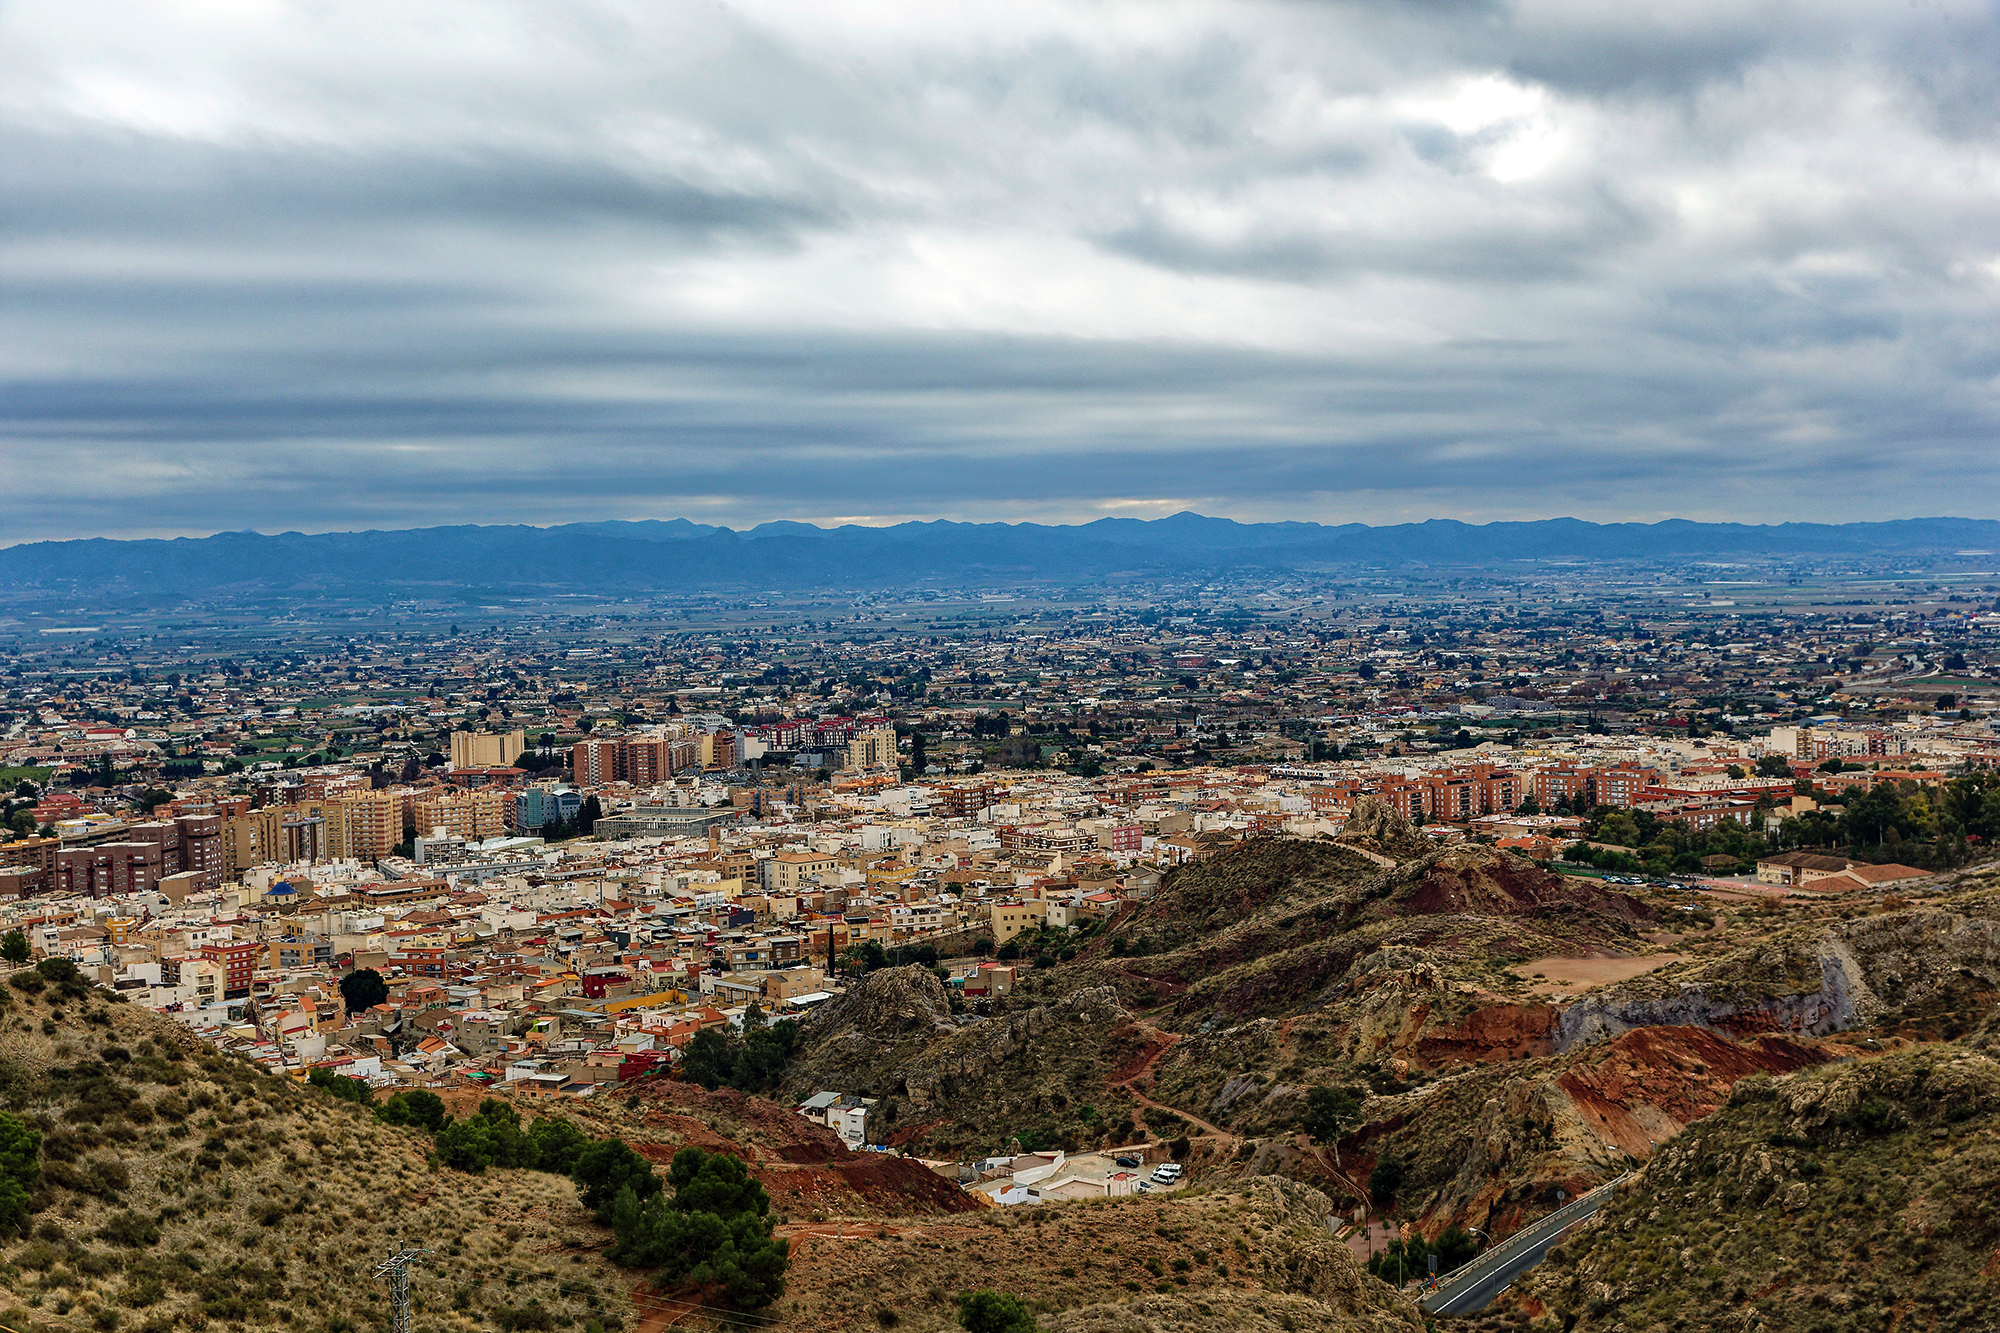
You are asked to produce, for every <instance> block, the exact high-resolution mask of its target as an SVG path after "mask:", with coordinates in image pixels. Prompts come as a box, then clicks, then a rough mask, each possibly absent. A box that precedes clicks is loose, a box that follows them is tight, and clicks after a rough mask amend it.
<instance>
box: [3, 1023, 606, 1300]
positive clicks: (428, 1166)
mask: <svg viewBox="0 0 2000 1333" xmlns="http://www.w3.org/2000/svg"><path fill="white" fill-rule="evenodd" d="M0 989H5V990H6V994H7V997H8V999H9V1001H10V1003H9V1004H8V1005H7V1008H6V1009H5V1011H4V1013H0V1105H4V1107H5V1109H7V1110H9V1111H11V1112H12V1113H14V1114H16V1115H19V1116H22V1117H24V1118H26V1119H27V1120H28V1121H29V1122H30V1123H31V1124H33V1125H35V1126H36V1127H37V1128H38V1129H40V1131H41V1133H42V1134H43V1144H42V1166H43V1169H42V1179H41V1182H40V1184H39V1185H38V1186H37V1188H36V1190H35V1194H34V1201H35V1203H36V1205H37V1209H36V1212H35V1213H34V1215H33V1216H32V1218H31V1225H32V1234H31V1236H29V1237H26V1238H23V1237H18V1236H15V1237H9V1238H7V1239H6V1241H5V1242H4V1246H5V1248H4V1249H0V1308H4V1307H6V1306H9V1305H13V1306H14V1307H15V1308H14V1311H13V1313H12V1314H11V1315H9V1316H7V1317H8V1318H9V1319H10V1320H12V1321H14V1322H19V1321H20V1320H23V1319H29V1320H35V1319H43V1318H48V1319H54V1320H60V1321H61V1322H60V1323H57V1324H55V1325H54V1326H55V1327H72V1328H80V1327H91V1326H95V1327H98V1328H104V1329H109V1328H113V1327H119V1326H124V1325H128V1324H129V1325H130V1326H134V1327H138V1328H141V1329H156V1330H164V1329H167V1328H170V1327H174V1326H176V1325H178V1326H185V1327H193V1328H200V1327H203V1326H204V1325H205V1326H207V1327H210V1328H227V1329H245V1330H260V1329H291V1328H307V1329H322V1328H324V1329H329V1330H333V1329H349V1328H354V1327H356V1326H357V1321H358V1323H359V1324H363V1325H378V1326H379V1325H382V1324H384V1323H385V1322H386V1319H387V1307H386V1301H385V1296H386V1291H385V1289H384V1288H383V1286H382V1285H381V1284H380V1283H379V1282H378V1281H377V1280H376V1279H375V1278H374V1277H373V1275H372V1273H373V1269H374V1266H375V1264H376V1263H377V1262H378V1261H379V1260H380V1259H381V1257H382V1255H383V1254H384V1253H385V1252H386V1251H387V1250H389V1249H390V1248H391V1247H392V1246H393V1245H394V1244H396V1243H398V1242H399V1241H402V1240H408V1241H409V1242H410V1243H412V1244H416V1245H421V1246H425V1247H428V1248H429V1249H430V1250H432V1251H433V1253H431V1254H430V1255H428V1256H426V1257H425V1258H424V1259H423V1261H422V1265H421V1268H420V1270H419V1273H418V1276H417V1279H416V1283H415V1290H416V1293H417V1301H418V1304H419V1307H420V1308H421V1310H422V1322H423V1323H424V1324H425V1325H426V1326H428V1327H432V1328H436V1329H440V1330H443V1329H465V1330H470V1329H473V1328H478V1327H485V1326H487V1324H488V1322H489V1321H502V1320H514V1321H518V1319H519V1318H520V1315H519V1313H518V1312H520V1311H522V1310H539V1311H543V1312H546V1314H547V1315H548V1316H549V1317H551V1318H563V1319H567V1320H571V1321H573V1322H574V1323H575V1324H576V1325H577V1326H578V1327H579V1328H581V1327H583V1326H584V1325H586V1324H587V1323H588V1321H589V1320H591V1319H592V1318H597V1319H599V1320H600V1322H602V1323H603V1324H604V1326H606V1327H612V1326H616V1325H619V1324H621V1323H622V1324H623V1325H625V1326H628V1327H629V1326H630V1325H631V1323H632V1320H633V1313H634V1307H633V1304H632V1301H631V1299H630V1297H629V1295H628V1293H629V1292H630V1290H631V1289H632V1288H633V1286H634V1285H635V1283H634V1279H633V1276H632V1275H631V1274H628V1273H625V1272H623V1271H621V1270H619V1269H616V1268H613V1267H612V1266H610V1265H609V1264H607V1263H606V1262H604V1260H603V1259H601V1258H600V1257H599V1256H598V1254H597V1252H596V1251H597V1249H598V1248H599V1247H601V1245H602V1244H603V1242H604V1240H605V1238H606V1237H605V1234H604V1232H603V1231H602V1229H601V1228H598V1227H596V1226H594V1225H592V1224H591V1222H590V1221H589V1218H588V1216H587V1215H586V1214H585V1212H584V1211H583V1209H582V1208H581V1207H580V1206H579V1205H578V1204H577V1201H576V1191H575V1189H574V1187H573V1186H572V1185H571V1184H570V1182H569V1180H568V1179H567V1178H565V1177H560V1176H551V1175H545V1174H542V1173H539V1172H532V1171H511V1170H509V1171H488V1172H486V1173H485V1174H483V1175H477V1176H474V1175H464V1174H460V1173H459V1172H456V1171H449V1170H445V1169H442V1168H439V1167H437V1166H435V1165H434V1164H433V1163H432V1161H431V1159H430V1140H429V1139H428V1138H427V1137H425V1136H423V1135H421V1134H420V1133H418V1132H416V1131H413V1130H407V1129H396V1128H391V1127H389V1126H387V1125H384V1124H381V1123H380V1122H378V1121H377V1120H375V1119H374V1117H373V1116H372V1115H370V1114H369V1113H368V1112H367V1111H366V1110H364V1109H363V1108H360V1107H357V1106H355V1105H354V1104H352V1103H349V1102H341V1101H336V1100H334V1099H332V1098H330V1097H327V1096H326V1095H324V1094H322V1093H319V1092H317V1091H315V1090H311V1089H308V1088H305V1087H304V1086H302V1085H300V1084H298V1083H295V1082H293V1081H292V1080H290V1079H284V1078H277V1077H273V1076H271V1075H269V1074H266V1073H264V1072H263V1071H262V1070H260V1069H258V1068H257V1067H255V1066H254V1065H251V1064H248V1063H246V1062H244V1061H242V1060H238V1059H234V1058H230V1057H225V1056H222V1055H219V1054H217V1053H215V1052H214V1051H213V1050H211V1049H210V1048H208V1047H207V1046H205V1045H204V1044H202V1043H201V1042H199V1041H198V1040H196V1039H195V1038H193V1037H192V1036H190V1035H189V1034H188V1033H187V1032H186V1030H185V1029H183V1028H181V1027H180V1026H179V1025H178V1024H176V1023H174V1022H172V1021H171V1020H168V1019H165V1018H162V1017H160V1016H158V1015H155V1014H152V1013H148V1012H145V1011H142V1010H136V1009H132V1008H130V1007H128V1006H125V1005H120V1004H107V1003H105V1000H106V998H107V997H105V996H104V995H103V993H101V992H95V993H92V992H82V991H78V992H73V993H71V994H69V995H66V996H65V995H61V994H59V993H57V992H55V991H47V990H45V991H44V992H43V993H42V994H41V995H39V996H36V997H30V996H27V995H24V994H22V993H21V992H20V991H18V990H15V989H13V988H11V987H7V988H0ZM536 1318H537V1316H535V1315H534V1314H532V1313H531V1314H530V1315H529V1316H528V1322H529V1323H530V1324H533V1323H534V1322H536Z"/></svg>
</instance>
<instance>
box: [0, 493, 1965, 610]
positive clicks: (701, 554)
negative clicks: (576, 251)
mask: <svg viewBox="0 0 2000 1333" xmlns="http://www.w3.org/2000/svg"><path fill="white" fill-rule="evenodd" d="M1970 550H2000V521H1996V520H1990V519H1964V518H1914V519H1894V520H1886V521H1881V522H1871V523H1846V524H1826V523H1782V524H1765V525H1757V524H1741V523H1697V522H1693V521H1691V520H1686V519H1666V520H1662V521H1660V522H1658V523H1650V524H1647V523H1592V522H1588V521H1586V520H1582V519H1575V518H1550V519H1537V520H1532V521H1511V520H1510V521H1502V522H1493V523H1486V524H1471V523H1465V522H1462V521H1460V520H1457V519H1428V520H1425V521H1423V522H1420V523H1402V524H1393V525H1385V526H1381V527H1370V526H1368V525H1365V524H1360V523H1347V524H1334V525H1327V524H1319V523H1311V522H1299V521H1288V522H1275V523H1241V522H1238V521H1236V520H1234V519H1226V518H1214V517H1209V516H1206V515H1201V514H1195V513H1192V512H1189V511H1183V512H1181V513H1178V514H1173V515H1170V516H1168V517H1166V518H1161V519H1150V520H1148V519H1131V518H1112V517H1107V518H1101V519H1097V520H1094V521H1092V522H1089V523H1083V524H1059V525H1045V524H1036V523H1013V524H1010V523H965V522H957V521H953V520H943V519H939V520H931V521H925V522H915V521H913V522H908V523H900V524H895V525H892V526H888V527H864V526H860V525H856V524H847V525H843V526H840V527H834V528H820V527H815V526H813V525H810V524H805V523H798V522H794V521H790V520H779V521H774V522H770V523H763V524H759V525H758V526H756V527H754V528H751V529H748V530H746V531H742V532H738V531H736V530H733V529H730V528H727V527H718V526H713V525H708V524H701V523H694V522H691V521H689V520H687V519H683V518H675V519H668V520H659V519H647V520H638V521H625V520H607V521H599V522H585V523H570V524H562V525H558V526H553V527H533V526H528V525H519V524H513V525H471V524H459V525H449V526H439V527H427V528H403V529H366V530H361V531H351V532H325V533H302V532H295V531H293V532H282V533H273V534H264V533H259V532H254V531H231V532H220V533H215V534H212V535H210V536H207V537H175V538H142V539H117V538H105V537H91V538H79V539H74V540H66V541H40V542H26V543H21V544H18V545H14V546H8V547H4V548H0V580H5V581H6V582H7V583H9V584H11V585H12V586H13V587H15V588H16V589H19V590H68V589H76V588H82V587H93V586H106V585H109V586H111V587H117V586H118V585H142V586H144V587H145V588H147V589H150V590H153V591H157V592H169V593H180V594H195V595H199V594H203V593H209V592H219V591H225V590H250V589H269V588H283V587H296V586H302V585H309V586H317V587H325V586H330V585H347V586H353V585H420V584H424V583H472V584H476V585H480V586H487V587H491V586H495V585H514V586H521V587H538V588H551V587H573V586H580V585H582V584H583V583H585V582H588V584H589V585H590V586H591V587H592V588H596V589H606V590H610V589H616V590H619V591H626V592H631V591H668V590H675V591H687V590H692V589H704V588H725V587H762V588H772V587H777V588H796V587H834V586H837V587H870V586H893V585H907V584H912V583H928V582H951V583H960V584H994V583H1020V582H1033V581H1039V580H1051V579H1060V580H1064V581H1070V582H1075V581H1079V580H1096V579H1115V578H1129V577H1145V576H1149V575H1173V574H1194V573H1202V572H1221V571H1225V570H1230V569H1261V570H1265V571H1279V570H1290V569H1298V570H1304V569H1333V568H1341V567H1371V566H1382V565H1389V566H1399V567H1408V566H1412V565H1415V566H1440V565H1442V566H1476V565H1493V564H1514V563H1517V562H1524V561H1565V562H1567V561H1579V560H1581V561H1607V562H1621V561H1623V562H1630V561H1640V562H1644V561H1657V560H1686V559H1700V558H1704V557H1734V558H1785V557H1801V558H1804V557H1815V558H1842V557H1847V558H1858V559H1865V558H1869V557H1876V558H1881V557H1889V556H1896V557H1907V558H1926V557H1940V556H1944V557H1948V556H1950V555H1952V554H1954V553H1957V552H1961V551H1970Z"/></svg>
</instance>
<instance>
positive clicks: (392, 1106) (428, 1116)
mask: <svg viewBox="0 0 2000 1333" xmlns="http://www.w3.org/2000/svg"><path fill="white" fill-rule="evenodd" d="M375 1118H376V1119H377V1120H380V1121H381V1122H382V1123H383V1124H385V1125H406V1126H408V1127H410V1128H412V1129H421V1130H423V1131H424V1132H425V1133H427V1134H435V1133H437V1132H438V1131H439V1130H441V1129H443V1128H444V1127H445V1126H446V1125H447V1124H449V1123H451V1116H450V1115H449V1114H448V1113H446V1111H445V1109H444V1098H442V1097H440V1096H438V1095H437V1094H436V1093H435V1092H429V1091H426V1090H425V1089H423V1088H412V1089H411V1090H410V1091H408V1092H399V1093H396V1094H395V1095H394V1096H392V1097H390V1098H389V1100H388V1101H386V1102H383V1103H382V1104H381V1105H380V1106H378V1107H376V1108H375Z"/></svg>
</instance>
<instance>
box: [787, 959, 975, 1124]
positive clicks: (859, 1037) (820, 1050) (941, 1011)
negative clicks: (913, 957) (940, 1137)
mask: <svg viewBox="0 0 2000 1333" xmlns="http://www.w3.org/2000/svg"><path fill="white" fill-rule="evenodd" d="M959 1022H960V1020H958V1019H956V1018H954V1017H953V1015H952V1012H951V1000H950V998H949V997H948V996H947V995H946V994H945V989H944V985H943V983H941V982H940V981H939V980H938V979H937V977H936V976H934V975H933V974H932V973H931V972H930V971H929V969H927V968H922V967H917V966H914V965H912V966H909V967H885V968H882V969H880V970H879V971H875V972H870V973H869V974H868V976H867V977H866V978H865V979H864V980H863V981H862V982H861V983H860V984H859V985H857V986H855V987H853V988H851V989H850V990H849V991H848V992H847V993H846V994H845V995H842V996H840V997H839V998H838V999H835V1000H830V1001H828V1002H827V1003H826V1004H824V1005H822V1006H820V1008H819V1009H818V1010H817V1011H815V1012H814V1013H813V1014H812V1016H811V1017H809V1018H808V1019H807V1020H806V1022H805V1026H804V1029H803V1031H801V1032H800V1034H799V1047H800V1053H799V1055H798V1056H796V1057H795V1058H794V1059H793V1061H792V1063H791V1065H790V1067H789V1068H787V1070H786V1071H785V1090H786V1092H787V1093H788V1094H789V1095H792V1096H794V1097H805V1096H810V1095H811V1094H812V1093H813V1092H815V1091H818V1090H819V1089H821V1088H828V1089H832V1090H833V1091H836V1092H851V1093H859V1094H861V1095H863V1096H879V1095H881V1094H882V1093H883V1092H884V1091H886V1090H889V1089H892V1088H893V1087H894V1086H895V1083H896V1080H897V1077H898V1074H899V1071H900V1070H901V1069H902V1068H903V1066H905V1065H906V1064H908V1063H909V1062H910V1061H912V1060H914V1059H916V1058H917V1056H919V1055H920V1054H922V1053H923V1052H924V1051H925V1050H927V1049H928V1048H929V1047H930V1046H931V1045H933V1044H934V1043H936V1042H938V1041H940V1040H943V1039H944V1038H946V1037H949V1036H951V1035H952V1034H954V1033H956V1032H957V1031H958V1030H959Z"/></svg>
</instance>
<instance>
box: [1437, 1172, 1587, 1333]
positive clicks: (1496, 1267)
mask: <svg viewBox="0 0 2000 1333" xmlns="http://www.w3.org/2000/svg"><path fill="white" fill-rule="evenodd" d="M1619 1179H1620V1180H1622V1179H1624V1177H1622V1176H1621V1177H1619ZM1617 1183H1618V1181H1617V1180H1614V1181H1612V1182H1610V1184H1607V1185H1604V1186H1601V1187H1600V1188H1598V1189H1595V1190H1592V1191H1591V1192H1590V1193H1589V1194H1586V1195H1584V1196H1583V1197H1582V1198H1580V1199H1578V1200H1576V1201H1575V1202H1573V1203H1571V1204H1569V1205H1568V1206H1566V1207H1563V1208H1559V1209H1557V1210H1556V1211H1555V1212H1553V1213H1550V1214H1549V1215H1548V1216H1547V1217H1545V1218H1543V1219H1542V1220H1541V1221H1539V1222H1536V1223H1535V1224H1534V1225H1532V1226H1529V1227H1524V1228H1523V1229H1521V1230H1520V1231H1517V1232H1515V1233H1514V1234H1513V1235H1511V1236H1509V1237H1508V1238H1507V1239H1506V1240H1505V1241H1503V1242H1501V1243H1500V1244H1499V1245H1497V1246H1495V1247H1494V1248H1493V1249H1491V1250H1489V1251H1487V1252H1486V1253H1485V1254H1483V1255H1481V1256H1480V1257H1479V1258H1477V1259H1475V1260H1473V1261H1472V1262H1471V1263H1469V1264H1467V1265H1466V1266H1465V1267H1464V1268H1463V1269H1461V1270H1459V1271H1460V1273H1461V1274H1462V1275H1463V1276H1460V1277H1459V1279H1458V1281H1456V1282H1453V1283H1451V1284H1450V1285H1448V1286H1446V1287H1445V1288H1444V1289H1443V1290H1441V1291H1438V1292H1434V1293H1432V1294H1431V1295H1428V1296H1425V1297H1423V1298H1422V1299H1420V1300H1419V1301H1418V1302H1417V1304H1418V1305H1420V1306H1422V1307H1423V1308H1424V1309H1426V1310H1428V1311H1430V1312H1431V1313H1432V1314H1472V1313H1473V1312H1474V1311H1477V1310H1483V1309H1485V1308H1486V1306H1487V1305H1488V1304H1489V1303H1490V1302H1491V1301H1492V1300H1493V1298H1494V1297H1495V1296H1498V1295H1499V1294H1500V1293H1501V1292H1503V1291H1505V1290H1507V1288H1509V1287H1511V1286H1513V1285H1514V1279H1515V1278H1517V1277H1519V1276H1521V1274H1523V1273H1525V1272H1527V1271H1528V1270H1529V1269H1531V1268H1533V1267H1534V1266H1535V1265H1536V1264H1538V1263H1540V1262H1541V1261H1542V1260H1543V1259H1544V1258H1545V1257H1546V1256H1547V1255H1548V1252H1549V1250H1550V1249H1551V1248H1552V1247H1553V1246H1554V1245H1555V1243H1556V1242H1557V1241H1558V1240H1560V1239H1561V1238H1562V1235H1563V1233H1564V1232H1566V1231H1568V1230H1569V1229H1570V1228H1571V1227H1573V1226H1575V1225H1576V1224H1577V1223H1578V1222H1581V1221H1583V1220H1584V1219H1585V1218H1587V1217H1591V1216H1594V1215H1595V1214H1596V1212H1597V1210H1598V1209H1599V1208H1601V1207H1603V1206H1604V1204H1605V1202H1606V1201H1607V1200H1609V1199H1610V1198H1611V1195H1612V1186H1613V1185H1616V1184H1617Z"/></svg>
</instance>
